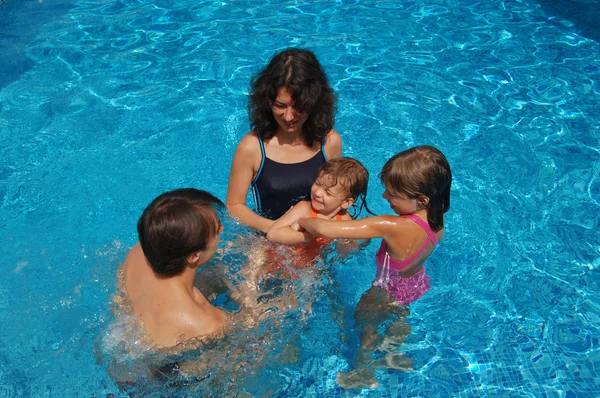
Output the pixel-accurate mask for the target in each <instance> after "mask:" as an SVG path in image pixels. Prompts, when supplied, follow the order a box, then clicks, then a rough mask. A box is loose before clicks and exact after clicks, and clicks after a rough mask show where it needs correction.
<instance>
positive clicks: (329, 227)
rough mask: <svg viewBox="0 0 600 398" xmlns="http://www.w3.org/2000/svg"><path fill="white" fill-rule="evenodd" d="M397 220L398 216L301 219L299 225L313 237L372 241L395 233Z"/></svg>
mask: <svg viewBox="0 0 600 398" xmlns="http://www.w3.org/2000/svg"><path fill="white" fill-rule="evenodd" d="M397 219H398V217H397V216H376V217H366V218H362V219H360V220H350V221H343V220H341V221H327V220H323V219H317V218H301V219H300V220H298V224H300V226H301V227H302V228H304V229H306V230H307V231H308V232H309V233H310V234H311V235H313V236H320V237H324V238H332V239H338V238H345V239H370V238H383V237H385V236H386V235H387V234H389V233H393V232H394V229H395V228H396V226H397V224H396V221H397Z"/></svg>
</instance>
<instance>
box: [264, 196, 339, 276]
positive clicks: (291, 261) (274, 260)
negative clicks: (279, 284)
mask: <svg viewBox="0 0 600 398" xmlns="http://www.w3.org/2000/svg"><path fill="white" fill-rule="evenodd" d="M344 214H345V211H340V212H339V213H338V214H336V215H335V220H337V221H340V220H341V219H342V216H343V215H344ZM310 217H311V218H316V217H317V212H316V211H315V209H313V208H312V207H311V209H310ZM332 240H333V239H328V238H313V240H311V241H309V242H306V243H301V244H298V245H296V247H293V249H292V250H294V251H295V254H294V255H293V256H292V255H291V250H285V248H282V247H281V246H279V245H278V246H279V247H278V248H277V249H275V248H272V247H270V248H268V249H267V258H266V261H265V266H264V269H265V271H267V272H268V273H274V274H276V276H278V277H280V278H294V279H295V278H297V276H295V275H290V274H289V273H288V272H287V268H289V267H293V268H297V269H306V268H310V267H312V266H313V265H314V264H315V261H314V260H315V259H316V258H317V257H318V256H319V254H321V251H322V250H323V249H324V248H325V246H327V245H328V244H329V243H331V241H332Z"/></svg>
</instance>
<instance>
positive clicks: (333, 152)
mask: <svg viewBox="0 0 600 398" xmlns="http://www.w3.org/2000/svg"><path fill="white" fill-rule="evenodd" d="M325 154H326V155H327V158H328V159H334V158H339V157H340V156H342V137H341V136H340V135H339V134H338V132H337V131H335V130H333V129H332V130H329V133H327V136H325Z"/></svg>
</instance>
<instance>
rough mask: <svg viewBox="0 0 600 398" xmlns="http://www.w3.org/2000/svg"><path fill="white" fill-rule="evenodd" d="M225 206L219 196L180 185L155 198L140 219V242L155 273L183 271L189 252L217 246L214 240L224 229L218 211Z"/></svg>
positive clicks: (171, 274)
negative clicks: (178, 187)
mask: <svg viewBox="0 0 600 398" xmlns="http://www.w3.org/2000/svg"><path fill="white" fill-rule="evenodd" d="M221 208H223V203H222V202H221V201H220V200H219V199H217V198H215V197H214V196H213V195H211V194H210V193H208V192H206V191H201V190H198V189H194V188H183V189H176V190H174V191H171V192H166V193H163V194H162V195H160V196H159V197H157V198H156V199H154V200H153V201H152V203H150V205H148V207H146V209H145V210H144V212H143V213H142V216H141V217H140V220H139V221H138V235H139V239H140V244H141V246H142V250H143V252H144V255H145V256H146V258H147V259H148V262H149V263H150V266H151V267H152V270H153V271H154V273H155V274H156V275H158V276H163V277H170V276H175V275H179V274H180V273H181V272H182V271H183V270H184V268H185V266H186V265H187V261H188V257H189V256H191V255H193V254H195V253H197V252H203V251H205V250H207V249H211V250H212V249H214V248H213V247H212V246H213V245H211V243H213V240H214V239H215V238H216V237H218V235H219V233H220V232H221V221H220V220H219V215H218V213H217V211H218V210H220V209H221ZM215 248H216V247H215ZM207 254H208V253H207ZM213 254H214V251H213V252H212V253H210V257H212V255H213ZM210 257H208V258H210Z"/></svg>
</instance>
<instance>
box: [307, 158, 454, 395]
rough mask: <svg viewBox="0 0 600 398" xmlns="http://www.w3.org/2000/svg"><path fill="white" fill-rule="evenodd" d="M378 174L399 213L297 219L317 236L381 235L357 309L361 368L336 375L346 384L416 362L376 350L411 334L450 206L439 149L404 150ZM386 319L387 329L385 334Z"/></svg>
mask: <svg viewBox="0 0 600 398" xmlns="http://www.w3.org/2000/svg"><path fill="white" fill-rule="evenodd" d="M380 178H381V182H382V183H383V185H384V186H385V188H386V189H385V192H384V193H383V197H384V198H385V199H386V200H387V201H388V202H389V204H390V207H391V208H392V210H393V211H394V213H396V215H386V216H376V217H367V218H363V219H361V220H351V221H327V220H323V219H317V218H302V219H300V220H299V221H298V223H299V224H300V226H302V227H303V228H304V229H306V231H307V232H308V233H310V234H311V235H313V236H321V237H325V238H346V239H369V238H382V239H383V240H382V242H381V247H380V248H379V250H378V251H377V254H376V256H375V262H376V263H377V274H376V276H375V280H374V281H373V286H372V287H371V288H370V289H369V290H368V291H367V292H366V293H365V294H363V296H362V297H361V299H360V301H359V303H358V305H357V306H356V310H355V313H354V317H355V320H356V327H357V329H359V337H360V341H361V346H360V348H359V351H358V354H357V358H356V365H357V366H356V369H355V370H354V371H352V372H347V373H340V374H338V378H337V381H338V384H339V385H340V386H341V387H343V388H356V387H374V386H376V385H377V379H376V378H375V368H376V367H380V366H384V367H388V368H396V369H404V370H406V369H411V360H410V359H407V358H405V357H404V356H403V355H402V354H398V353H397V352H393V353H390V354H389V355H387V356H386V357H384V358H382V359H379V360H373V359H372V358H371V356H372V354H373V352H374V351H375V349H377V348H378V347H379V346H380V345H381V343H382V342H383V341H384V337H385V338H386V340H387V341H386V342H387V343H389V342H390V341H391V342H392V343H394V344H395V345H396V346H397V345H398V344H400V343H402V340H404V338H405V337H406V336H408V334H410V327H409V326H408V323H407V322H406V320H405V318H406V315H408V313H409V312H408V308H407V306H408V304H410V303H412V302H413V301H415V300H417V299H418V298H420V297H422V296H423V295H424V294H425V293H427V291H428V290H429V277H428V276H427V275H426V274H425V267H424V266H423V264H424V262H425V260H426V259H427V258H428V257H429V255H430V254H431V253H432V252H433V249H434V248H435V247H436V245H437V243H438V242H439V241H440V240H441V239H442V237H443V234H444V213H446V212H447V211H448V209H449V207H450V185H451V183H452V173H451V171H450V165H449V164H448V161H447V160H446V157H445V156H444V155H443V154H442V153H441V152H440V151H439V150H438V149H436V148H433V147H431V146H418V147H414V148H411V149H408V150H406V151H404V152H400V153H399V154H397V155H396V156H394V157H392V158H391V159H390V160H388V161H387V162H386V164H385V165H384V166H383V170H382V171H381V174H380ZM382 324H383V325H385V326H386V332H385V335H381V333H379V326H380V325H382ZM388 346H389V344H388Z"/></svg>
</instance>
